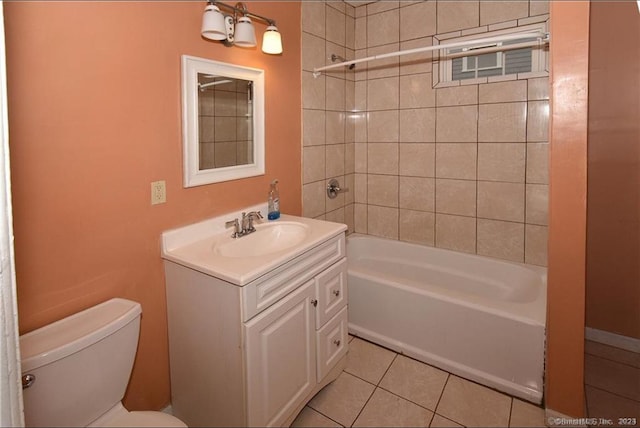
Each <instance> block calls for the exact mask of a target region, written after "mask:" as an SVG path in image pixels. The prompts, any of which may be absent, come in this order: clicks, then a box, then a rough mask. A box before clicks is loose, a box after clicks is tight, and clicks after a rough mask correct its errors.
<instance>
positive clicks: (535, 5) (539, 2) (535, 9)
mask: <svg viewBox="0 0 640 428" xmlns="http://www.w3.org/2000/svg"><path fill="white" fill-rule="evenodd" d="M545 13H549V1H547V0H532V1H530V2H529V15H531V16H535V15H544V14H545Z"/></svg>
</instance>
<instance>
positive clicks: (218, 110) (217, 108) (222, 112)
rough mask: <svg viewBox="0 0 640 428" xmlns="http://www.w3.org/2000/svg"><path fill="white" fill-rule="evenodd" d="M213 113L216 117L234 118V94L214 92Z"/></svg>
mask: <svg viewBox="0 0 640 428" xmlns="http://www.w3.org/2000/svg"><path fill="white" fill-rule="evenodd" d="M223 86H224V85H223ZM215 94H216V95H215V102H214V112H215V115H216V116H236V115H237V113H236V110H237V109H236V93H235V92H229V91H221V90H218V91H215Z"/></svg>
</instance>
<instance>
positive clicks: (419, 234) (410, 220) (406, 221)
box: [399, 209, 436, 246]
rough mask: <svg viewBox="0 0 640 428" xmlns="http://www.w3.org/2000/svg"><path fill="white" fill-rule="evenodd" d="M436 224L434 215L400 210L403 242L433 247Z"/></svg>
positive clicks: (400, 235)
mask: <svg viewBox="0 0 640 428" xmlns="http://www.w3.org/2000/svg"><path fill="white" fill-rule="evenodd" d="M435 223H436V216H435V214H434V213H430V212H424V211H411V210H403V209H400V220H399V226H400V231H399V238H400V240H401V241H408V242H416V243H419V244H424V245H431V246H433V244H434V242H435V233H436V230H435Z"/></svg>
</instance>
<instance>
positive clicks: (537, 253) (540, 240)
mask: <svg viewBox="0 0 640 428" xmlns="http://www.w3.org/2000/svg"><path fill="white" fill-rule="evenodd" d="M547 235H548V233H547V227H546V226H534V225H531V224H527V225H526V228H525V258H524V262H525V263H530V264H532V265H538V266H547Z"/></svg>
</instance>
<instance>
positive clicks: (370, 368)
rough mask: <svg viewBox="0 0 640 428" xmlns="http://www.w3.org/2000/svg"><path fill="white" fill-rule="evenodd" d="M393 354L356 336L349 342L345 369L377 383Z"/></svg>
mask: <svg viewBox="0 0 640 428" xmlns="http://www.w3.org/2000/svg"><path fill="white" fill-rule="evenodd" d="M395 356H396V353H395V352H393V351H390V350H388V349H385V348H383V347H381V346H378V345H374V344H373V343H371V342H367V341H366V340H362V339H359V338H357V337H356V338H355V339H353V340H352V341H351V342H350V343H349V354H347V367H346V368H345V371H346V372H347V373H351V374H352V375H355V376H358V377H359V378H361V379H364V380H366V381H367V382H370V383H373V384H375V385H377V384H378V382H380V379H382V376H383V375H384V374H385V372H386V371H387V369H388V368H389V366H390V365H391V362H392V361H393V359H394V358H395Z"/></svg>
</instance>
